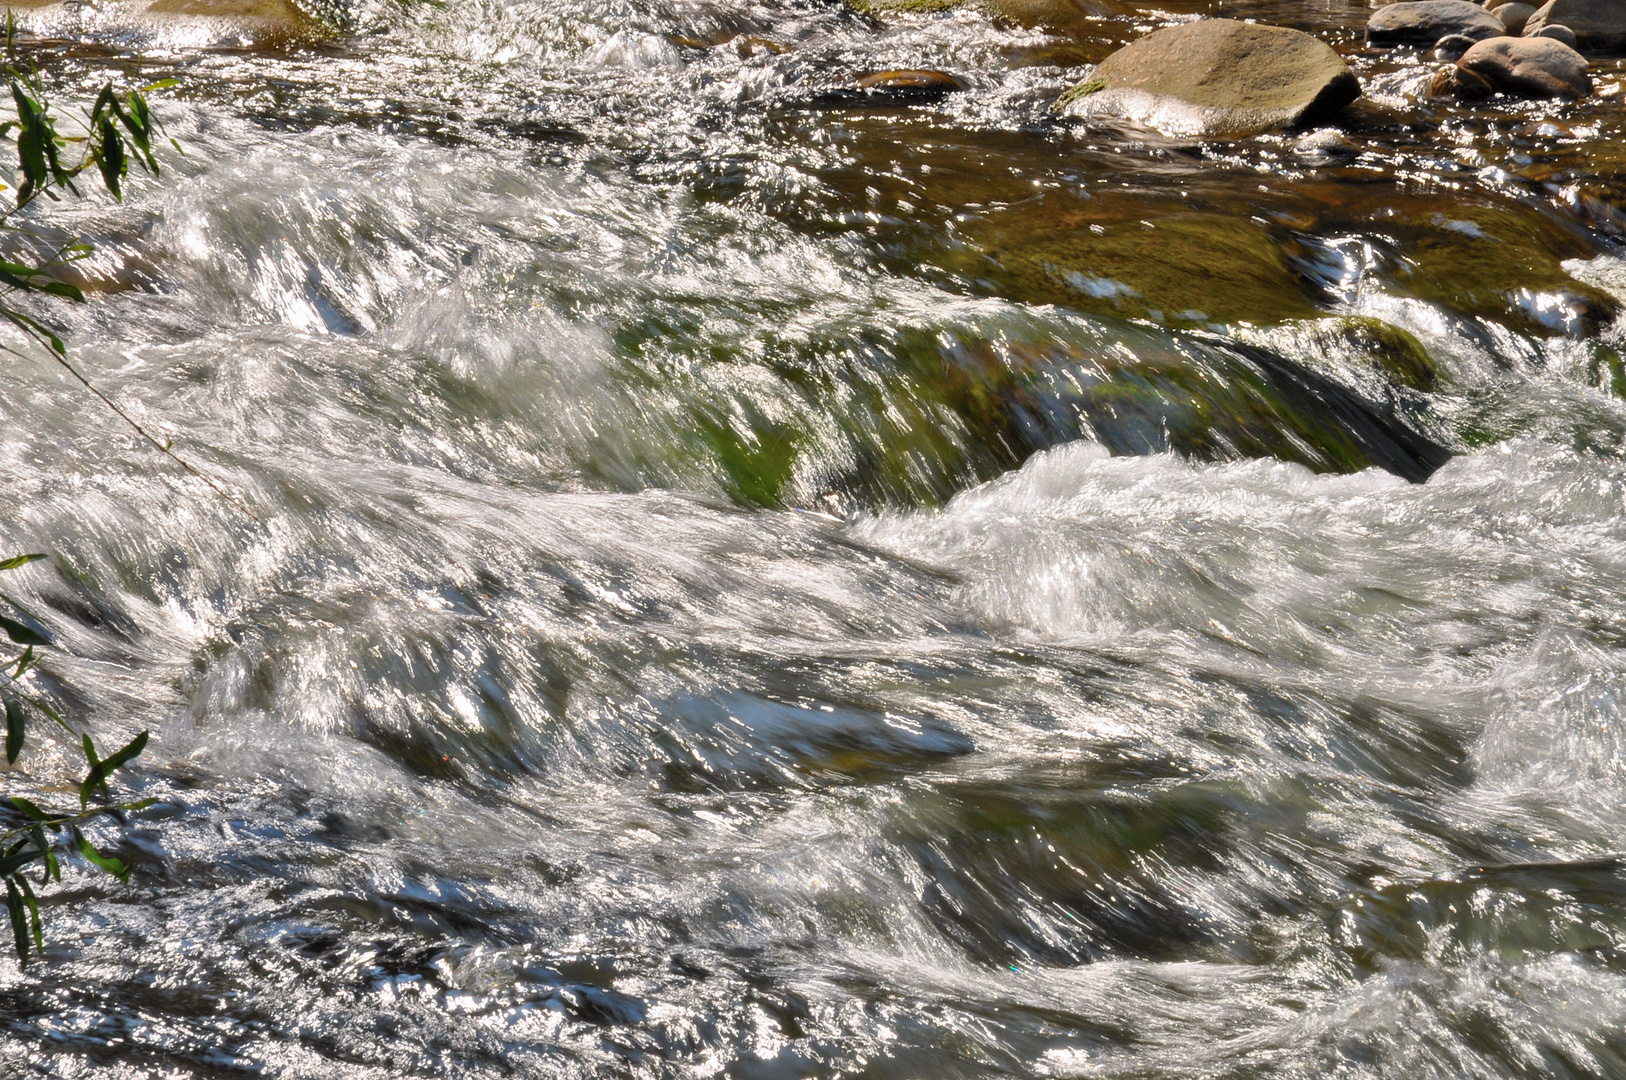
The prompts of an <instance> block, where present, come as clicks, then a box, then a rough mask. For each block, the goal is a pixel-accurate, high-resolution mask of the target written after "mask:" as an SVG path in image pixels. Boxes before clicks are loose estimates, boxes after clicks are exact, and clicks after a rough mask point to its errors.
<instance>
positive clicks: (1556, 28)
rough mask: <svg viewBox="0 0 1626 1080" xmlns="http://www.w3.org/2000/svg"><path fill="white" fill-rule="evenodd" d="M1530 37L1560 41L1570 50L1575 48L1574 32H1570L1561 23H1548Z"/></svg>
mask: <svg viewBox="0 0 1626 1080" xmlns="http://www.w3.org/2000/svg"><path fill="white" fill-rule="evenodd" d="M1530 36H1531V37H1543V38H1552V39H1553V40H1554V41H1562V42H1563V43H1564V44H1566V45H1568V46H1569V47H1570V48H1572V49H1573V48H1575V46H1576V40H1575V31H1574V30H1571V29H1570V28H1569V27H1567V26H1565V25H1564V24H1563V23H1549V24H1548V25H1546V26H1543V27H1542V28H1541V29H1540V30H1537V31H1536V32H1535V33H1534V34H1531V35H1530Z"/></svg>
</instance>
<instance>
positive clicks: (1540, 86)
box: [1457, 37, 1592, 98]
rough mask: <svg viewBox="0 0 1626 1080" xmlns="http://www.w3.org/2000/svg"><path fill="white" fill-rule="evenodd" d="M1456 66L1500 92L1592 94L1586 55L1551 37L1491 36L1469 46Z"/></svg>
mask: <svg viewBox="0 0 1626 1080" xmlns="http://www.w3.org/2000/svg"><path fill="white" fill-rule="evenodd" d="M1457 67H1458V68H1459V69H1460V70H1461V71H1464V72H1467V73H1469V74H1471V75H1475V76H1478V77H1479V78H1481V79H1483V80H1484V81H1485V82H1487V83H1489V84H1490V86H1491V87H1492V88H1493V89H1495V90H1497V91H1499V92H1500V93H1504V94H1510V95H1513V96H1516V97H1529V98H1578V97H1585V96H1587V95H1588V94H1590V93H1592V80H1591V79H1590V78H1589V77H1588V76H1587V73H1586V57H1584V56H1582V55H1581V54H1580V53H1578V52H1576V51H1575V50H1574V49H1572V48H1570V47H1569V46H1568V45H1565V44H1564V43H1563V42H1562V41H1554V40H1553V39H1552V38H1543V37H1534V38H1511V37H1509V38H1492V39H1491V40H1489V41H1481V42H1479V44H1477V45H1475V46H1474V47H1473V48H1471V49H1469V50H1468V51H1467V52H1466V53H1465V54H1463V57H1462V59H1461V60H1458V61H1457Z"/></svg>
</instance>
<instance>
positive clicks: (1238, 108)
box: [1058, 19, 1361, 137]
mask: <svg viewBox="0 0 1626 1080" xmlns="http://www.w3.org/2000/svg"><path fill="white" fill-rule="evenodd" d="M1360 96H1361V84H1360V83H1359V82H1358V81H1357V80H1356V78H1355V75H1354V73H1353V72H1351V71H1350V70H1349V65H1348V64H1345V63H1344V61H1343V58H1342V57H1340V56H1339V55H1338V54H1337V53H1336V52H1334V51H1333V50H1332V48H1331V47H1330V46H1329V45H1327V44H1326V43H1325V42H1323V41H1321V40H1320V39H1318V38H1315V37H1312V36H1311V35H1309V34H1306V33H1303V32H1301V31H1298V30H1290V29H1287V28H1286V27H1281V26H1260V25H1257V24H1254V23H1245V22H1239V21H1237V20H1235V19H1204V20H1201V21H1199V22H1193V23H1184V24H1182V25H1179V26H1170V27H1166V28H1164V29H1162V30H1158V31H1157V32H1155V33H1152V34H1148V35H1147V36H1146V37H1143V38H1141V39H1140V40H1139V41H1135V42H1132V43H1130V44H1129V45H1126V46H1125V47H1124V48H1122V49H1119V50H1118V51H1117V52H1115V53H1113V54H1112V55H1111V56H1109V57H1107V58H1106V59H1105V60H1103V61H1102V62H1101V63H1100V64H1099V65H1097V66H1096V68H1095V71H1094V72H1093V73H1092V75H1091V77H1090V78H1089V79H1088V80H1087V81H1086V82H1084V83H1082V84H1080V85H1079V86H1077V87H1075V88H1074V89H1073V90H1072V91H1071V92H1069V93H1068V94H1066V95H1064V96H1063V98H1062V100H1061V102H1059V103H1058V106H1059V107H1060V108H1062V109H1063V110H1064V111H1066V112H1068V113H1071V114H1072V115H1082V116H1113V117H1118V118H1121V119H1126V120H1129V121H1131V122H1132V123H1137V124H1141V125H1143V126H1146V127H1151V128H1156V129H1158V130H1160V131H1163V132H1165V133H1167V134H1171V135H1177V136H1186V137H1192V136H1199V137H1200V136H1210V135H1230V136H1244V135H1255V134H1258V133H1259V132H1262V131H1270V130H1273V129H1276V128H1284V127H1290V126H1291V125H1293V124H1296V123H1298V122H1299V121H1300V120H1301V119H1303V118H1304V117H1306V116H1308V115H1312V114H1315V113H1320V112H1327V111H1330V110H1332V109H1336V108H1339V107H1341V106H1344V105H1347V104H1349V103H1350V102H1352V101H1354V100H1355V99H1356V98H1358V97H1360Z"/></svg>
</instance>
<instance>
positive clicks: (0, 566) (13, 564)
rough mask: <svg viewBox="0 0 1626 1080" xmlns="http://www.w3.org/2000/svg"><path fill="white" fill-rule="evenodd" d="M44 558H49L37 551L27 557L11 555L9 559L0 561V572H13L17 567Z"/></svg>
mask: <svg viewBox="0 0 1626 1080" xmlns="http://www.w3.org/2000/svg"><path fill="white" fill-rule="evenodd" d="M45 558H49V556H47V555H45V554H44V553H42V552H38V551H36V552H33V553H32V554H29V555H13V556H12V557H11V558H9V559H4V560H0V570H15V569H17V567H19V566H25V565H27V564H28V563H31V562H34V561H35V560H36V559H45Z"/></svg>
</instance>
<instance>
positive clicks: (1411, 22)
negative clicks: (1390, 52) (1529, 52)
mask: <svg viewBox="0 0 1626 1080" xmlns="http://www.w3.org/2000/svg"><path fill="white" fill-rule="evenodd" d="M1505 33H1507V27H1505V26H1503V25H1502V20H1501V19H1498V18H1497V17H1496V16H1495V15H1492V14H1491V13H1490V12H1488V11H1486V10H1485V9H1484V8H1482V7H1480V6H1479V5H1478V4H1470V3H1469V2H1468V0H1403V2H1402V3H1398V4H1390V5H1389V6H1388V7H1381V8H1378V10H1377V11H1375V12H1373V14H1372V17H1371V18H1370V19H1368V20H1367V23H1366V40H1367V41H1370V42H1372V43H1373V44H1374V45H1432V44H1434V43H1435V42H1436V41H1438V40H1440V39H1441V38H1443V37H1445V36H1447V35H1449V34H1464V35H1466V36H1468V37H1471V38H1473V39H1474V40H1476V41H1478V40H1480V39H1481V38H1489V37H1501V36H1502V35H1503V34H1505Z"/></svg>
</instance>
